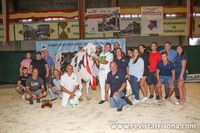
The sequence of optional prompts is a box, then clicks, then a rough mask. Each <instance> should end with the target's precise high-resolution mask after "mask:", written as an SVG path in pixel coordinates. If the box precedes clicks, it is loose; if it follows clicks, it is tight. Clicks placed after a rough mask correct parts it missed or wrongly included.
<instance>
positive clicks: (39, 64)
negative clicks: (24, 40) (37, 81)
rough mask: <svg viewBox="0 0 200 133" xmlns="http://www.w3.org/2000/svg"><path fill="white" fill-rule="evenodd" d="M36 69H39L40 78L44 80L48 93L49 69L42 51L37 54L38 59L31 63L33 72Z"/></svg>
mask: <svg viewBox="0 0 200 133" xmlns="http://www.w3.org/2000/svg"><path fill="white" fill-rule="evenodd" d="M34 68H37V69H38V76H39V77H41V78H42V80H43V82H44V84H45V91H46V90H47V88H46V78H47V77H48V76H49V68H48V64H47V62H46V61H45V60H44V59H42V53H41V52H40V51H38V52H36V58H35V59H33V60H32V61H31V63H30V71H31V72H32V70H33V69H34Z"/></svg>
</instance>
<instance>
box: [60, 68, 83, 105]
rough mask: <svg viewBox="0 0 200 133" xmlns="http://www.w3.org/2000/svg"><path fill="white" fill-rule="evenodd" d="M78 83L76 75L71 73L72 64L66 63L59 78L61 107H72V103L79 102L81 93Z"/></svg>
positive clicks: (76, 103)
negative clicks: (61, 92) (63, 72)
mask: <svg viewBox="0 0 200 133" xmlns="http://www.w3.org/2000/svg"><path fill="white" fill-rule="evenodd" d="M79 84H80V83H79V82H78V77H77V75H76V74H75V73H73V66H72V65H68V66H67V67H66V73H65V74H63V75H62V76H61V79H60V86H61V90H62V91H63V97H62V102H61V105H62V106H63V107H74V105H78V104H79V101H78V99H79V98H80V97H81V95H82V93H81V91H80V90H79ZM68 102H69V104H68Z"/></svg>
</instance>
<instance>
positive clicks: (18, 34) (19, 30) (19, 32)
mask: <svg viewBox="0 0 200 133" xmlns="http://www.w3.org/2000/svg"><path fill="white" fill-rule="evenodd" d="M15 39H16V41H22V40H24V34H23V25H22V24H16V25H15Z"/></svg>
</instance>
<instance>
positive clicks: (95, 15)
mask: <svg viewBox="0 0 200 133" xmlns="http://www.w3.org/2000/svg"><path fill="white" fill-rule="evenodd" d="M87 22H88V32H89V33H106V32H119V31H120V7H110V8H93V9H87Z"/></svg>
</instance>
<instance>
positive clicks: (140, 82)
mask: <svg viewBox="0 0 200 133" xmlns="http://www.w3.org/2000/svg"><path fill="white" fill-rule="evenodd" d="M110 49H111V44H109V43H107V44H106V45H105V47H104V51H103V52H102V54H101V55H100V57H98V58H97V59H96V60H97V61H98V62H99V82H100V88H101V101H100V102H99V104H103V103H104V102H105V101H107V100H108V94H110V95H109V96H110V106H111V107H117V111H121V110H122V108H123V106H125V105H126V104H129V105H136V104H139V103H144V102H147V101H148V99H152V98H153V97H154V93H155V95H156V100H159V102H158V104H162V102H163V98H162V90H161V87H162V84H164V86H165V97H164V98H165V99H167V100H168V101H170V102H172V101H171V99H170V97H171V95H172V94H173V92H174V90H175V97H176V98H177V99H178V101H177V102H175V104H176V105H178V104H183V103H184V102H186V90H185V85H184V81H185V79H186V75H187V72H186V64H187V56H186V54H185V51H184V47H183V46H181V45H178V46H177V49H176V51H175V50H173V49H171V43H170V42H166V43H165V44H164V49H163V50H161V51H157V43H156V42H152V43H151V50H150V51H147V50H146V47H145V45H143V44H140V45H139V46H138V48H135V49H133V50H131V49H129V50H128V51H127V55H125V54H124V53H123V51H122V49H121V48H120V44H119V43H118V42H116V43H115V44H114V50H113V51H111V52H110ZM109 66H110V68H109ZM127 80H128V81H130V83H131V86H132V93H133V94H134V95H133V100H132V101H130V99H129V98H127V97H126V95H125V94H126V85H127V82H126V81H127ZM105 83H106V86H105ZM146 83H147V84H148V85H149V90H150V95H149V96H148V89H147V88H148V87H147V84H146ZM140 89H141V92H142V94H143V98H141V99H140V94H139V90H140ZM109 91H110V92H109Z"/></svg>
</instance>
